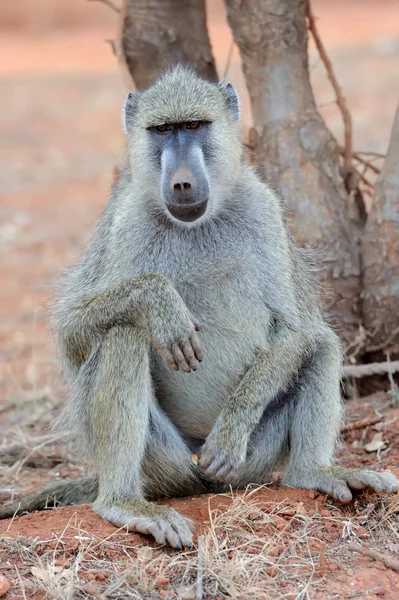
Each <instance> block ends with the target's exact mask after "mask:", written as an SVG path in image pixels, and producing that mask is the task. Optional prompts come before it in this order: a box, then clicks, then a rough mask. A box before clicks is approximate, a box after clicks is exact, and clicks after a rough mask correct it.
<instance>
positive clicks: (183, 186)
mask: <svg viewBox="0 0 399 600" xmlns="http://www.w3.org/2000/svg"><path fill="white" fill-rule="evenodd" d="M173 188H174V189H175V190H177V191H179V192H182V191H183V189H184V190H191V183H190V182H189V181H179V182H178V183H174V184H173Z"/></svg>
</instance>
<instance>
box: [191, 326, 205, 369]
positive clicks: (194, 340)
mask: <svg viewBox="0 0 399 600" xmlns="http://www.w3.org/2000/svg"><path fill="white" fill-rule="evenodd" d="M190 344H191V346H192V348H193V350H194V353H195V356H196V357H197V360H198V361H199V362H201V361H202V360H203V358H204V353H203V350H202V345H201V342H200V340H199V337H198V335H197V333H196V332H195V331H194V332H193V333H192V334H191V336H190Z"/></svg>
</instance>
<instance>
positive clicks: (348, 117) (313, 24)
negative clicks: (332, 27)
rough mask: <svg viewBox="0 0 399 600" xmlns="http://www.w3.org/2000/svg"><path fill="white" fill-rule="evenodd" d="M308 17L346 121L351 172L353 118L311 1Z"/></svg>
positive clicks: (346, 162) (346, 161)
mask: <svg viewBox="0 0 399 600" xmlns="http://www.w3.org/2000/svg"><path fill="white" fill-rule="evenodd" d="M306 16H307V18H308V21H309V31H310V32H311V34H312V36H313V39H314V42H315V44H316V48H317V50H318V52H319V55H320V58H321V60H322V61H323V63H324V66H325V68H326V71H327V76H328V78H329V80H330V82H331V85H332V87H333V89H334V92H335V96H336V98H337V105H338V108H339V109H340V111H341V114H342V119H343V121H344V138H345V146H344V168H345V171H347V172H348V171H350V169H351V167H352V156H353V151H352V117H351V114H350V112H349V109H348V106H347V104H346V100H345V97H344V95H343V93H342V91H341V88H340V87H339V83H338V80H337V78H336V77H335V73H334V71H333V67H332V64H331V61H330V59H329V57H328V54H327V52H326V49H325V48H324V45H323V42H322V40H321V37H320V35H319V32H318V31H317V27H316V21H315V18H314V15H313V12H312V8H311V6H310V0H308V1H307V5H306Z"/></svg>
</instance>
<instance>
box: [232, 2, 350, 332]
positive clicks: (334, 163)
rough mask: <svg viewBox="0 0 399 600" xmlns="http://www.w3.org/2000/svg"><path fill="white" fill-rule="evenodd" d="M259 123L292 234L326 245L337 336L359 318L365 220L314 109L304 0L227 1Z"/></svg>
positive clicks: (268, 169)
mask: <svg viewBox="0 0 399 600" xmlns="http://www.w3.org/2000/svg"><path fill="white" fill-rule="evenodd" d="M225 4H226V8H227V17H228V21H229V23H230V26H231V28H232V30H233V35H234V39H235V41H236V43H237V45H238V47H239V50H240V53H241V58H242V63H243V69H244V74H245V77H246V82H247V87H248V91H249V95H250V98H251V105H252V114H253V120H254V123H255V131H254V143H255V151H254V154H255V163H256V165H257V167H258V169H259V171H260V173H261V175H262V176H263V177H264V178H265V180H266V181H267V182H268V183H269V184H270V185H271V186H272V187H273V188H276V189H277V190H280V191H281V194H282V196H283V197H284V201H285V204H286V206H287V207H288V209H289V211H290V212H291V213H292V215H291V217H292V218H291V221H292V223H293V233H294V235H295V236H296V238H297V239H298V240H299V242H300V243H301V244H302V245H304V246H307V245H316V246H319V247H320V248H321V249H322V252H321V258H322V260H323V262H324V265H325V269H324V271H323V281H325V284H324V286H323V287H324V290H325V292H326V295H328V294H329V293H330V298H327V303H328V304H329V306H330V308H329V313H330V315H331V316H332V320H333V322H334V324H335V325H336V326H337V329H338V331H339V333H340V334H341V335H342V336H343V337H344V338H345V339H346V340H349V339H350V338H351V337H353V335H354V333H355V332H356V331H357V329H358V326H359V323H360V314H359V295H360V251H359V245H360V241H359V240H360V230H361V227H360V218H359V215H358V211H357V208H356V205H355V203H354V202H353V201H351V200H350V199H349V198H348V195H347V193H346V191H345V189H344V185H343V181H342V176H341V174H340V169H339V153H338V147H337V142H336V141H335V139H334V138H333V136H332V134H331V133H330V131H329V130H328V129H327V127H326V125H325V123H324V121H323V120H322V118H321V116H320V114H319V112H318V111H317V108H316V105H315V101H314V97H313V92H312V88H311V85H310V79H309V71H308V50H307V26H306V18H305V12H306V3H305V0H251V2H246V1H243V0H225Z"/></svg>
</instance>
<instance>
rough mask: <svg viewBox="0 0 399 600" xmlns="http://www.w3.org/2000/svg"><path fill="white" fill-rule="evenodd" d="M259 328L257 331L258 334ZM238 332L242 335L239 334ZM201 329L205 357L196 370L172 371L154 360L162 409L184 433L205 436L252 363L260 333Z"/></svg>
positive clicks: (158, 395) (259, 342)
mask: <svg viewBox="0 0 399 600" xmlns="http://www.w3.org/2000/svg"><path fill="white" fill-rule="evenodd" d="M261 329H262V328H261V327H259V329H258V332H259V334H260V333H261ZM240 333H241V334H240ZM240 333H238V332H230V333H229V335H227V334H226V333H224V334H223V333H222V332H219V333H218V332H215V331H213V332H210V331H208V332H206V331H203V332H201V334H200V336H201V341H202V342H203V347H204V360H203V362H202V363H201V364H200V367H199V369H198V370H197V371H196V372H191V373H184V372H182V371H178V372H175V371H172V370H171V369H169V368H168V367H167V366H165V365H164V364H163V363H162V362H161V361H160V360H159V359H158V358H156V359H155V361H154V367H155V369H154V379H155V384H156V395H157V399H158V402H159V403H160V405H161V407H162V408H163V410H164V411H165V412H166V414H167V415H168V416H169V417H170V419H171V420H172V421H173V423H174V424H175V425H176V427H178V428H179V429H180V430H181V431H183V432H184V433H187V434H189V435H191V436H193V437H197V438H201V439H204V438H206V436H207V435H208V433H209V432H210V430H211V428H212V427H213V425H214V423H215V421H216V419H217V417H218V415H219V413H220V411H221V409H222V408H223V406H224V404H225V402H226V401H227V400H228V398H229V397H230V396H231V394H232V393H233V391H234V390H235V388H236V387H237V385H238V383H239V381H240V379H241V377H242V376H243V374H244V373H245V372H246V370H247V369H248V367H249V366H250V365H251V363H252V361H253V358H254V355H255V351H256V348H257V347H260V346H261V345H262V340H261V339H260V338H261V337H263V342H264V332H263V334H262V335H259V336H256V337H259V339H256V338H255V337H254V336H251V335H249V331H247V332H246V335H243V334H244V332H240Z"/></svg>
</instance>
